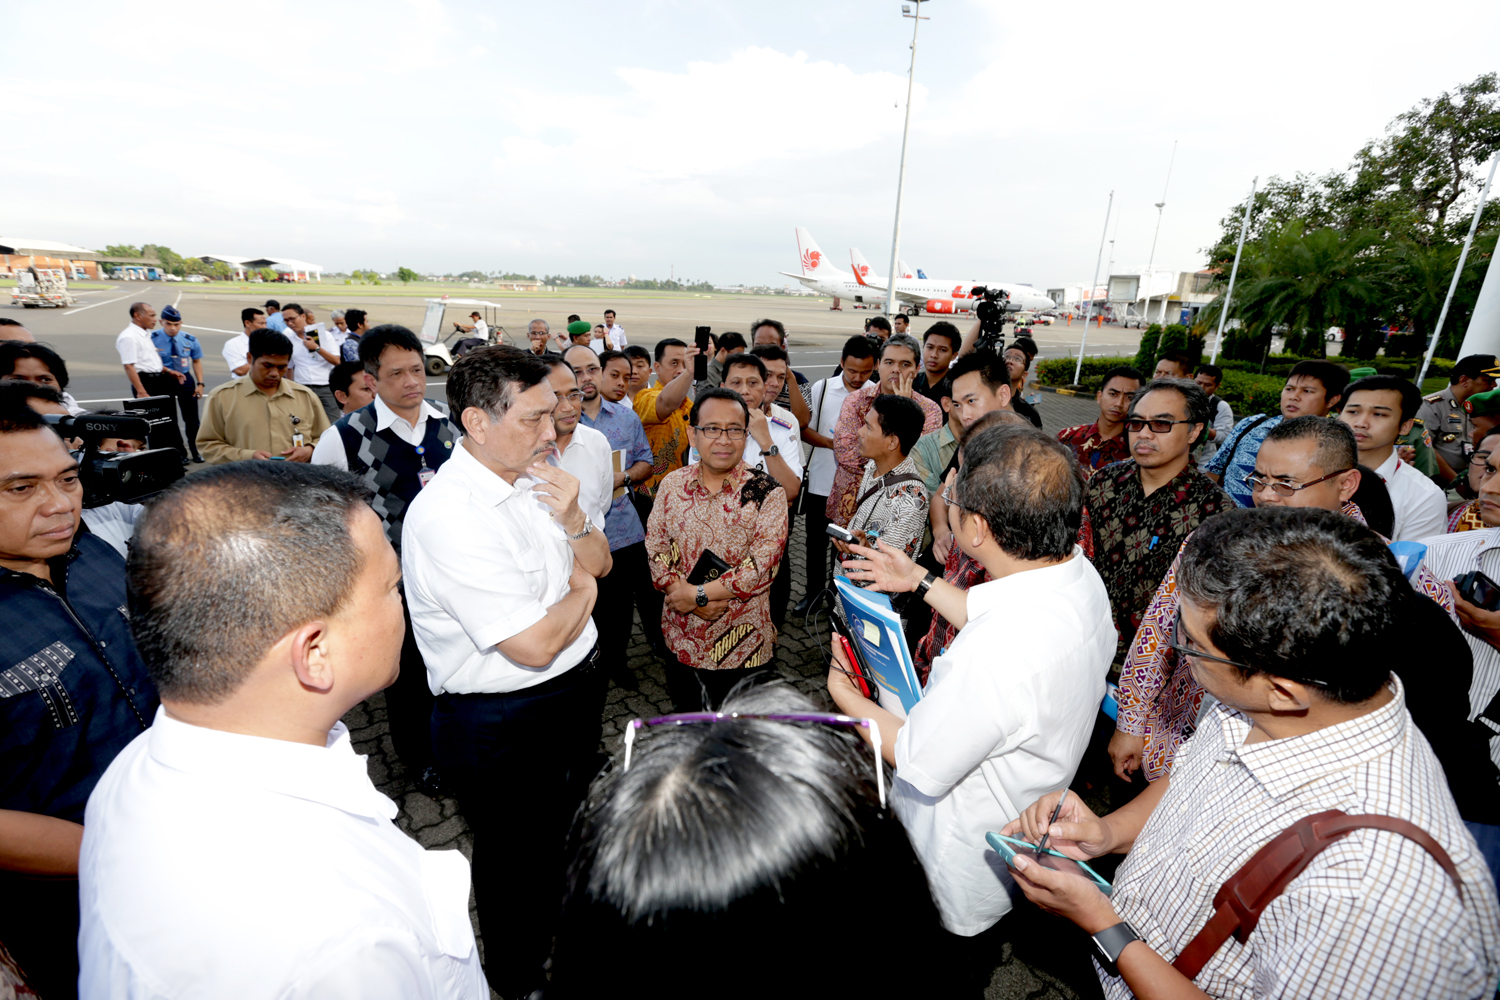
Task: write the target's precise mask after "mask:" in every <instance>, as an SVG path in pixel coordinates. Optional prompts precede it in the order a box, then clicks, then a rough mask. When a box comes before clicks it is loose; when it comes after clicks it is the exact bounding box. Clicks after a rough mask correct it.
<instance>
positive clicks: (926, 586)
mask: <svg viewBox="0 0 1500 1000" xmlns="http://www.w3.org/2000/svg"><path fill="white" fill-rule="evenodd" d="M936 582H937V574H936V573H928V574H927V575H926V576H924V577H922V580H921V582H920V583H918V584H917V593H918V594H926V593H927V592H928V591H929V590H931V589H932V585H933V584H934V583H936Z"/></svg>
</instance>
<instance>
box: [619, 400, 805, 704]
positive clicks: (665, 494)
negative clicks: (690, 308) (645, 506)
mask: <svg viewBox="0 0 1500 1000" xmlns="http://www.w3.org/2000/svg"><path fill="white" fill-rule="evenodd" d="M749 422H750V409H749V407H748V406H746V405H745V400H744V398H743V397H741V396H740V394H739V393H737V392H734V391H733V390H731V389H722V388H721V389H709V390H707V391H705V392H702V393H699V395H698V399H697V401H696V402H694V403H693V407H692V410H691V412H690V413H689V415H688V424H689V425H690V427H691V435H692V444H693V447H694V448H696V449H697V453H698V461H696V462H693V463H691V464H689V465H686V466H684V467H682V468H680V469H677V470H675V471H673V472H670V473H668V474H667V476H666V478H665V479H663V480H662V481H661V486H660V487H659V488H658V489H657V491H656V503H655V506H654V507H653V508H652V511H651V521H650V524H649V525H648V527H647V529H646V553H647V555H648V557H649V559H650V561H651V578H652V582H653V583H654V584H655V586H656V589H657V590H660V591H661V592H662V593H663V594H664V595H665V596H664V601H663V607H662V616H661V619H662V620H661V624H662V634H663V636H664V638H665V639H666V643H667V649H668V650H669V651H670V654H671V655H669V656H668V657H667V690H668V692H669V693H670V694H671V696H672V703H673V705H674V707H675V708H676V710H677V711H679V712H696V711H700V710H702V709H704V708H711V709H712V708H717V707H718V705H719V704H720V703H721V702H722V701H723V700H724V696H725V695H727V694H728V693H729V691H730V689H731V688H733V687H734V686H735V684H737V683H739V682H740V681H741V680H744V679H745V678H747V677H749V676H751V675H752V674H755V673H756V672H758V671H759V670H760V669H761V668H763V667H765V666H766V665H767V664H768V663H770V662H771V660H772V658H773V657H774V656H775V653H776V626H775V625H774V624H773V623H772V621H771V602H770V596H769V591H770V587H771V580H772V578H773V577H775V576H776V567H777V566H778V565H779V564H780V562H781V554H782V551H783V550H784V548H785V546H786V535H787V500H786V490H785V489H783V488H782V486H781V484H780V483H778V482H777V481H776V480H775V479H774V478H772V477H771V476H770V475H768V474H766V473H764V472H761V471H759V470H757V469H752V468H750V467H749V466H747V465H746V464H745V463H744V461H743V458H744V454H745V438H746V435H747V433H748V430H747V428H748V426H749ZM709 551H711V552H712V553H713V555H714V556H716V557H717V558H718V560H720V562H718V563H715V564H714V566H713V567H710V566H709V565H708V562H705V564H704V567H705V569H706V573H705V574H704V578H703V582H701V583H699V582H694V583H689V582H688V577H689V576H692V575H693V571H694V569H695V568H697V567H698V566H699V560H700V559H703V558H704V553H705V552H709ZM710 562H711V560H710ZM726 566H727V568H725V567H726ZM714 567H716V568H714Z"/></svg>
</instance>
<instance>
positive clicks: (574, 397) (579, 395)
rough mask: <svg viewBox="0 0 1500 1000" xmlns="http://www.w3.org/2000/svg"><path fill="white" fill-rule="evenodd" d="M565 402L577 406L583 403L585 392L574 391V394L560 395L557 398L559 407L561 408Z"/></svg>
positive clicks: (580, 390)
mask: <svg viewBox="0 0 1500 1000" xmlns="http://www.w3.org/2000/svg"><path fill="white" fill-rule="evenodd" d="M564 402H568V403H572V404H573V405H575V406H576V405H578V404H579V403H581V402H583V390H582V389H574V390H573V391H572V392H564V393H560V394H559V395H558V397H557V405H558V406H561V405H562V404H563V403H564Z"/></svg>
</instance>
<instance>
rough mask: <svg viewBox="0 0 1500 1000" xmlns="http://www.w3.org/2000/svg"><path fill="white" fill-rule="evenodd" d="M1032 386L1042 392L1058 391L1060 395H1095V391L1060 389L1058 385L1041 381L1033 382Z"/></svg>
mask: <svg viewBox="0 0 1500 1000" xmlns="http://www.w3.org/2000/svg"><path fill="white" fill-rule="evenodd" d="M1031 388H1033V389H1038V390H1040V391H1042V392H1052V393H1056V394H1057V395H1059V396H1092V395H1093V393H1092V392H1089V391H1088V390H1087V389H1060V388H1058V387H1057V386H1052V385H1042V384H1041V383H1040V382H1033V383H1031Z"/></svg>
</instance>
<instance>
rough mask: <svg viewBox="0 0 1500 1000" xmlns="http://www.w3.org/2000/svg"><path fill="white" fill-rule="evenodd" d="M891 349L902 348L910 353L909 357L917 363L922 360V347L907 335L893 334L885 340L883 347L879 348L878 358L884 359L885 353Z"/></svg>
mask: <svg viewBox="0 0 1500 1000" xmlns="http://www.w3.org/2000/svg"><path fill="white" fill-rule="evenodd" d="M893 347H904V348H906V349H907V350H908V351H911V356H912V358H913V359H915V360H917V361H921V360H922V345H921V344H920V343H919V342H918V341H917V338H916V337H913V336H912V335H911V334H909V333H893V334H891V335H890V336H889V337H888V338H886V342H885V345H884V346H882V347H881V348H880V356H881V357H882V358H884V357H885V352H886V351H889V350H890V349H891V348H893Z"/></svg>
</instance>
